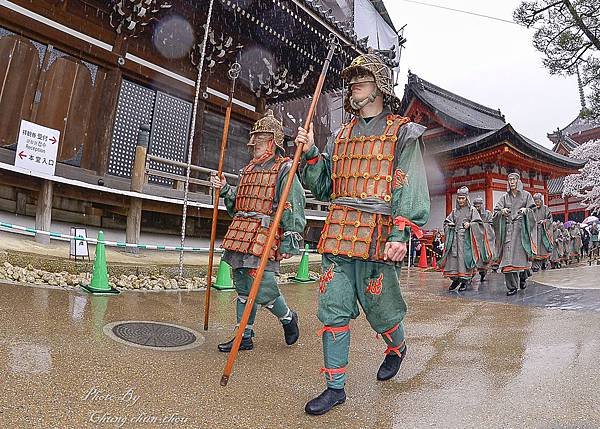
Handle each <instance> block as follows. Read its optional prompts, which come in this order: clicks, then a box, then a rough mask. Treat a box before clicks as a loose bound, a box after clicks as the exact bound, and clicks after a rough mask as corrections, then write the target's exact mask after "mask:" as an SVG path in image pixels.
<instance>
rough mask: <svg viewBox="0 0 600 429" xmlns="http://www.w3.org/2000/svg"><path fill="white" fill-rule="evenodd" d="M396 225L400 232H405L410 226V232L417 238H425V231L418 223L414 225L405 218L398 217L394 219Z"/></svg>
mask: <svg viewBox="0 0 600 429" xmlns="http://www.w3.org/2000/svg"><path fill="white" fill-rule="evenodd" d="M394 225H396V226H397V227H398V229H399V230H400V231H402V230H404V228H406V227H407V226H408V227H409V228H410V230H411V231H412V233H413V234H414V235H415V236H416V237H417V238H422V237H423V231H422V230H421V228H420V227H419V225H417V224H416V223H414V222H412V221H410V220H408V219H406V218H405V217H402V216H396V217H395V218H394Z"/></svg>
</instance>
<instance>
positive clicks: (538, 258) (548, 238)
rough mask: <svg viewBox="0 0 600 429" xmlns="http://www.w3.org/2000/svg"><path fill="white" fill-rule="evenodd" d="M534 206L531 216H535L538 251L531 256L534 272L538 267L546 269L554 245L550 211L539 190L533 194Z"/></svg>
mask: <svg viewBox="0 0 600 429" xmlns="http://www.w3.org/2000/svg"><path fill="white" fill-rule="evenodd" d="M533 201H534V202H535V208H534V209H533V216H534V218H535V223H536V228H537V240H538V241H537V248H538V252H537V254H536V255H535V256H534V257H533V268H532V271H533V272H534V273H536V272H538V271H539V270H540V269H546V262H547V261H548V259H549V258H550V256H551V255H552V249H553V247H554V234H553V227H552V213H551V212H550V209H549V208H548V206H547V205H545V204H544V197H543V196H542V194H540V193H539V192H538V193H536V194H535V195H534V196H533Z"/></svg>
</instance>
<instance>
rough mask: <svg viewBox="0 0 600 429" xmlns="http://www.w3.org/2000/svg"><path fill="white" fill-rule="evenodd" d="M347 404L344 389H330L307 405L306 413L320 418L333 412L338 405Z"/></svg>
mask: <svg viewBox="0 0 600 429" xmlns="http://www.w3.org/2000/svg"><path fill="white" fill-rule="evenodd" d="M344 402H346V392H344V389H332V388H331V387H328V388H327V390H325V391H324V392H323V393H321V394H320V395H319V396H317V397H316V398H315V399H312V400H310V401H308V402H307V403H306V406H305V407H304V411H306V412H307V413H308V414H311V415H313V416H320V415H321V414H325V413H326V412H327V411H329V410H331V409H332V408H333V407H335V406H336V405H340V404H343V403H344Z"/></svg>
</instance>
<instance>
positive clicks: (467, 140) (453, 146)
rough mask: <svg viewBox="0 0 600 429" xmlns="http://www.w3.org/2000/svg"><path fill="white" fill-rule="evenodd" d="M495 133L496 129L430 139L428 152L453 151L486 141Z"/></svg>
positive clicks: (433, 153)
mask: <svg viewBox="0 0 600 429" xmlns="http://www.w3.org/2000/svg"><path fill="white" fill-rule="evenodd" d="M494 134H496V131H488V132H487V133H484V134H478V135H475V136H470V137H458V138H456V139H454V140H437V141H430V142H427V153H429V154H432V155H435V154H437V153H445V152H451V151H453V150H457V149H461V148H466V147H468V146H471V145H474V144H476V143H478V142H481V141H484V140H485V139H487V138H488V137H490V136H493V135H494Z"/></svg>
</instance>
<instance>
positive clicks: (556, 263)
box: [550, 221, 565, 268]
mask: <svg viewBox="0 0 600 429" xmlns="http://www.w3.org/2000/svg"><path fill="white" fill-rule="evenodd" d="M552 238H553V243H554V246H553V247H552V255H551V256H550V264H551V265H552V268H560V267H561V264H562V262H563V260H562V259H563V255H564V252H565V246H564V243H563V233H562V228H561V223H560V222H559V221H556V222H553V223H552Z"/></svg>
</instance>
